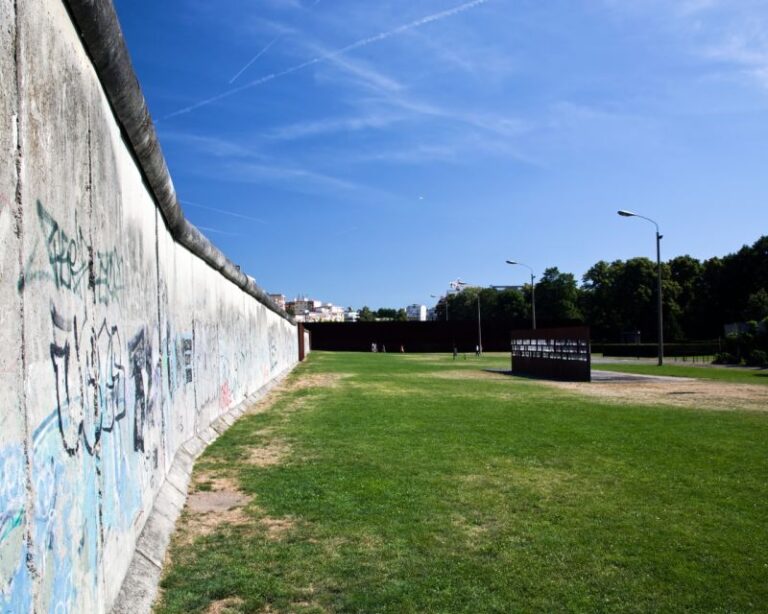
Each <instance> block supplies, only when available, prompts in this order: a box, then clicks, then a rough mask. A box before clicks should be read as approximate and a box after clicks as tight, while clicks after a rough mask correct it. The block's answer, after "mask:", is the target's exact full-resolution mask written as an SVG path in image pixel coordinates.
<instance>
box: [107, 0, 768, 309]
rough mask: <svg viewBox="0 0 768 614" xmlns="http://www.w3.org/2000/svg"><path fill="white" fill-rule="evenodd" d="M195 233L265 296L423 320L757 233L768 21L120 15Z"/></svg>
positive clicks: (408, 9) (702, 3)
mask: <svg viewBox="0 0 768 614" xmlns="http://www.w3.org/2000/svg"><path fill="white" fill-rule="evenodd" d="M115 4H116V7H117V10H118V14H119V17H120V20H121V23H122V25H123V29H124V32H125V35H126V39H127V41H128V46H129V49H130V51H131V54H132V58H133V62H134V66H135V68H136V72H137V74H138V76H139V79H140V82H141V85H142V88H143V90H144V94H145V96H146V98H147V101H148V103H149V107H150V110H151V112H152V115H153V117H154V118H155V121H156V123H157V129H158V133H159V136H160V140H161V143H162V146H163V150H164V153H165V156H166V158H167V160H168V164H169V167H170V170H171V174H172V176H173V179H174V183H175V186H176V190H177V193H178V195H179V198H180V200H181V202H182V203H183V206H184V209H185V212H186V215H187V217H188V218H189V219H190V221H191V222H192V223H194V224H196V225H197V226H198V227H199V228H201V229H202V230H203V231H204V232H205V233H206V234H207V235H208V236H209V237H210V238H211V239H212V240H213V241H214V242H215V243H216V244H217V245H218V246H219V247H220V248H221V249H222V250H223V251H224V253H226V254H227V256H229V258H231V259H232V260H233V261H234V262H236V263H238V264H240V265H241V267H242V268H243V270H245V271H246V272H248V273H249V274H251V275H253V276H254V277H255V278H256V280H257V282H258V283H259V284H260V285H261V286H262V287H264V288H265V289H266V290H267V291H269V292H283V293H285V294H286V295H288V296H289V297H293V296H295V295H297V294H300V293H301V294H307V295H311V296H313V297H316V298H320V299H322V300H326V301H331V302H334V303H337V304H341V305H345V306H346V305H352V306H356V307H360V306H362V305H364V304H367V305H370V306H372V307H379V306H397V307H399V306H403V305H406V304H409V303H413V302H424V303H427V304H429V303H430V302H433V301H431V299H430V298H429V296H430V294H438V293H440V292H444V291H445V289H446V288H447V287H448V283H449V282H450V281H451V280H453V279H456V278H461V279H463V280H466V281H469V282H472V283H477V284H483V285H486V284H494V285H502V284H519V283H523V282H524V281H525V280H526V278H527V275H528V273H527V271H526V270H525V269H523V268H521V267H511V266H509V265H506V264H504V261H505V260H506V259H515V260H520V261H522V262H525V263H527V264H529V265H530V266H532V267H533V268H534V269H535V270H536V272H537V273H538V274H540V273H541V272H542V271H543V270H544V269H545V268H546V267H549V266H557V267H559V268H560V270H562V271H567V272H572V273H574V274H575V275H576V276H577V277H578V278H580V277H581V275H583V273H584V272H585V271H586V270H587V269H588V268H589V267H590V266H591V265H592V264H594V263H595V262H597V261H598V260H601V259H603V260H609V261H610V260H615V259H626V258H631V257H634V256H649V257H655V243H654V239H653V227H652V226H651V225H650V224H647V223H645V222H643V221H642V220H637V219H625V218H621V217H619V216H617V215H616V213H615V212H616V210H617V209H620V208H623V209H632V210H636V211H637V212H639V213H643V214H644V215H647V216H649V217H652V218H654V219H656V220H657V221H658V222H659V224H660V225H661V229H662V232H663V234H664V235H665V238H664V241H663V247H662V250H663V251H662V257H663V258H664V259H668V258H671V257H673V256H677V255H681V254H690V255H692V256H694V257H697V258H701V259H703V258H708V257H711V256H717V255H724V254H726V253H729V252H732V251H735V250H737V249H738V248H739V247H741V246H742V245H743V244H745V243H752V242H754V241H755V240H756V239H757V238H758V237H759V236H760V235H761V234H766V233H768V0H742V1H739V0H730V1H725V0H722V1H721V0H680V1H673V0H582V1H579V0H552V1H545V0H535V1H534V0H475V1H474V2H463V3H462V2H461V0H418V1H417V2H414V1H412V0H411V1H406V0H381V1H377V2H372V1H363V0H217V1H216V2H211V1H209V0H177V1H175V2H158V1H157V0H153V1H149V0H116V3H115Z"/></svg>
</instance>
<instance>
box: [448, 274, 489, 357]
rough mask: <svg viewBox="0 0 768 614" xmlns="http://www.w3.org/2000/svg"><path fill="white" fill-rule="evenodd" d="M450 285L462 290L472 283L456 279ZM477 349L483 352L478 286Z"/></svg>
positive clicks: (478, 291)
mask: <svg viewBox="0 0 768 614" xmlns="http://www.w3.org/2000/svg"><path fill="white" fill-rule="evenodd" d="M452 285H454V287H455V288H456V289H457V290H463V289H464V288H465V287H466V286H471V285H472V284H470V283H468V282H466V281H461V280H460V279H457V280H456V281H455V282H452ZM477 349H478V350H479V352H480V355H482V354H483V326H482V324H481V321H480V289H479V287H478V290H477Z"/></svg>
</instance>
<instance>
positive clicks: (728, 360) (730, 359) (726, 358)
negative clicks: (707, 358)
mask: <svg viewBox="0 0 768 614" xmlns="http://www.w3.org/2000/svg"><path fill="white" fill-rule="evenodd" d="M712 362H713V363H714V364H716V365H737V364H739V359H738V358H736V356H734V355H733V354H731V353H730V352H719V353H717V354H715V359H714V360H713V361H712Z"/></svg>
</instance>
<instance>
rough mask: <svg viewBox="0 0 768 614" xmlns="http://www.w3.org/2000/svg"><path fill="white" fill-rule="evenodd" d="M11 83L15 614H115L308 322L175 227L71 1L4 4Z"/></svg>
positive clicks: (3, 471) (3, 187)
mask: <svg viewBox="0 0 768 614" xmlns="http://www.w3.org/2000/svg"><path fill="white" fill-rule="evenodd" d="M100 1H101V0H99V2H100ZM96 4H98V2H97V3H96ZM0 83H2V88H0V280H2V284H0V301H2V302H1V303H0V306H1V308H0V323H2V326H1V327H0V343H1V344H2V346H3V352H1V353H0V402H2V405H1V406H0V611H2V612H6V611H11V612H26V611H37V612H89V613H90V612H95V613H99V612H106V611H109V609H110V608H111V607H112V605H113V603H114V602H115V599H116V597H117V595H118V593H119V591H120V586H121V584H122V582H123V578H124V577H125V575H126V572H127V570H128V568H129V566H130V565H131V562H132V559H133V553H134V551H135V550H136V544H137V540H138V538H139V535H140V534H141V532H142V530H143V529H144V527H145V524H146V523H147V519H148V517H149V514H150V511H151V510H152V508H153V505H154V504H155V502H156V501H158V496H159V493H160V492H161V489H163V488H166V489H170V490H169V494H168V497H167V498H168V500H169V502H163V501H164V499H163V500H161V504H160V507H163V506H166V508H167V505H173V503H174V500H173V497H174V495H173V492H172V491H174V490H175V492H176V494H177V496H176V500H175V503H176V504H181V503H183V497H184V495H183V493H182V489H183V488H185V482H184V471H181V472H178V471H179V470H176V469H175V466H174V465H173V463H174V459H176V460H177V462H179V463H180V465H179V467H181V468H182V469H184V470H188V469H189V468H191V459H192V454H196V453H199V451H200V449H201V446H204V445H205V444H204V443H203V442H208V441H210V440H211V439H212V438H213V437H215V436H217V432H216V430H214V429H213V428H212V425H214V424H216V427H217V428H218V429H219V430H221V429H222V428H225V427H226V425H227V424H228V423H226V422H217V420H218V419H219V418H220V417H221V416H222V415H224V414H226V413H227V412H228V411H229V410H231V409H232V408H234V407H237V405H238V404H239V403H240V402H241V401H243V400H244V399H246V398H248V397H249V396H250V395H252V394H253V393H254V392H255V391H257V390H259V389H260V388H262V387H263V386H264V385H265V384H267V383H268V382H270V381H272V380H273V379H274V378H275V377H277V376H278V375H279V374H281V373H283V372H285V371H286V370H288V369H290V368H291V367H292V366H294V364H295V363H296V360H297V355H298V340H297V334H296V327H295V326H294V325H293V324H292V323H291V322H290V321H288V320H287V319H285V318H282V317H280V315H279V314H277V313H275V312H274V311H273V310H272V309H271V308H270V307H268V306H265V305H264V304H263V303H261V302H259V301H258V300H256V298H254V295H253V294H248V293H247V292H246V291H244V290H243V288H242V287H239V286H238V285H237V284H236V283H235V282H233V281H232V280H231V279H229V278H225V277H223V276H222V273H221V272H220V271H219V270H215V269H214V268H212V267H211V266H210V265H209V264H208V263H207V262H206V261H204V260H202V259H201V257H200V256H199V255H196V254H194V253H192V252H190V251H189V250H188V249H187V248H186V247H183V246H182V245H180V244H179V243H178V242H177V240H176V239H175V238H174V236H173V235H172V234H171V232H170V231H169V229H168V227H167V226H166V220H165V218H164V217H163V216H162V215H161V213H160V211H159V209H158V206H157V202H156V200H155V194H154V193H153V192H151V191H150V190H148V188H147V182H146V174H145V172H144V169H141V168H139V167H137V165H136V161H135V160H136V158H135V156H134V152H133V151H132V150H131V149H130V148H129V146H128V145H127V143H128V141H127V140H126V138H125V135H124V134H123V132H122V131H121V126H120V122H118V121H117V119H116V117H115V115H114V112H113V108H112V107H111V106H110V104H109V101H108V99H107V96H106V95H105V92H104V89H103V87H102V82H101V81H100V78H99V75H98V74H97V72H96V70H95V69H94V67H93V65H92V64H91V61H90V59H89V57H88V55H87V54H86V53H85V50H84V48H83V45H82V42H81V39H80V37H79V35H78V32H77V30H76V28H75V27H74V25H73V23H72V21H71V17H70V15H69V13H68V12H67V10H66V8H65V6H64V4H63V3H62V2H61V1H60V0H17V1H16V2H14V1H13V0H0ZM17 84H18V86H17ZM185 444H187V445H185ZM172 468H174V472H173V474H172V477H171V479H170V480H167V479H166V478H167V477H168V476H169V473H171V469H172ZM164 509H165V508H164ZM166 511H167V509H166ZM167 520H171V518H167ZM159 522H160V521H157V522H156V523H155V524H153V525H151V526H152V529H151V530H152V531H154V532H155V533H156V532H157V530H158V529H157V527H158V526H162V525H160V524H158V523H159ZM158 552H159V550H157V549H156V550H154V551H152V552H151V553H149V554H150V555H151V556H153V557H154V558H155V559H157V556H159V554H158Z"/></svg>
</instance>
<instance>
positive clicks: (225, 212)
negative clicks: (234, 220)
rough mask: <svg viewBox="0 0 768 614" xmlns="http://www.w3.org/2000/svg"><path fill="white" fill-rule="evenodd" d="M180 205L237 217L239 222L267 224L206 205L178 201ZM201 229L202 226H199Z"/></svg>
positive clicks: (247, 216)
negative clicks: (247, 221)
mask: <svg viewBox="0 0 768 614" xmlns="http://www.w3.org/2000/svg"><path fill="white" fill-rule="evenodd" d="M180 202H181V204H182V205H185V206H189V207H197V208H198V209H206V210H208V211H215V212H216V213H221V214H222V215H229V216H231V217H238V218H240V219H241V220H249V221H251V222H257V223H259V224H266V223H267V222H266V221H264V220H261V219H259V218H257V217H252V216H250V215H244V214H242V213H235V212H234V211H227V210H226V209H219V208H217V207H207V206H206V205H198V204H197V203H191V202H189V201H188V200H182V201H180ZM200 228H202V226H200Z"/></svg>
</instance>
